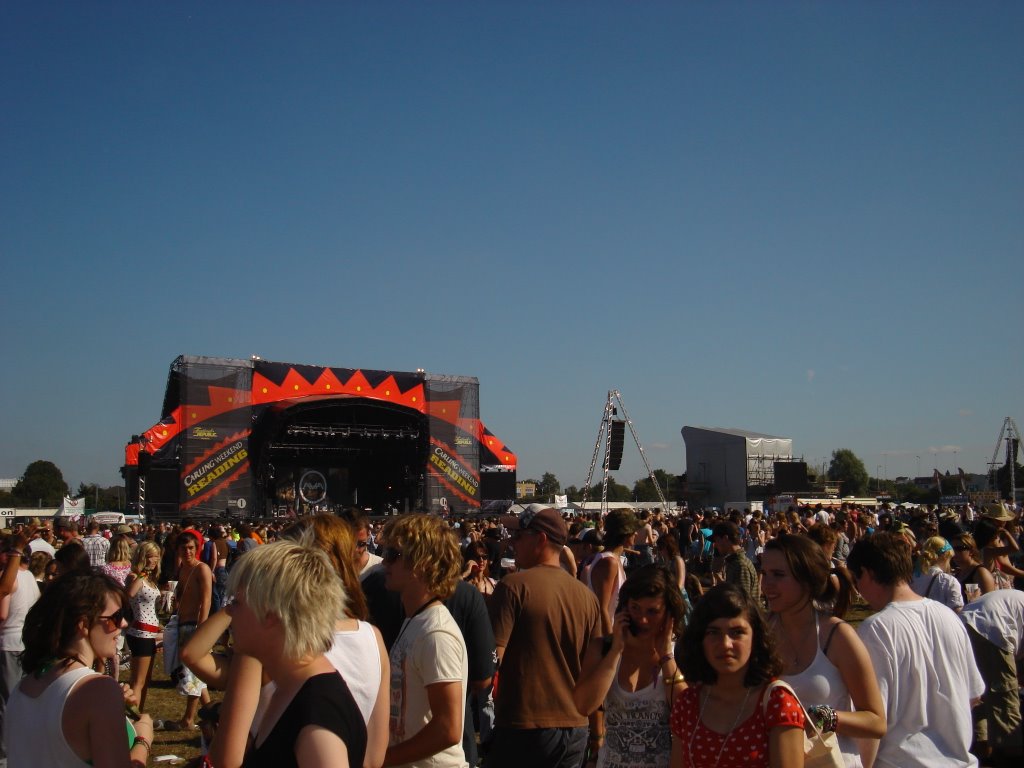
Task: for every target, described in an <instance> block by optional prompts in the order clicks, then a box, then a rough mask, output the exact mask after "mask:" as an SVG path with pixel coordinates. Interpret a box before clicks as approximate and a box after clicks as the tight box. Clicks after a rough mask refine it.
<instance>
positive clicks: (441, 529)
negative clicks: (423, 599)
mask: <svg viewBox="0 0 1024 768" xmlns="http://www.w3.org/2000/svg"><path fill="white" fill-rule="evenodd" d="M382 535H383V537H384V541H385V543H386V544H387V546H388V547H389V548H393V549H397V550H398V551H400V552H401V553H402V559H403V560H404V561H405V563H406V565H407V566H408V567H409V568H410V569H411V570H412V572H413V574H415V575H416V577H417V578H419V579H422V580H423V582H424V584H425V585H426V587H427V589H428V590H430V593H431V594H432V595H437V596H438V597H440V598H441V599H442V600H446V599H448V598H449V597H451V596H452V594H454V592H455V583H456V582H457V581H458V580H459V579H460V578H461V577H462V555H461V553H460V551H459V542H458V540H457V539H456V538H455V534H454V533H453V532H452V530H451V529H450V528H448V526H447V525H446V524H445V523H444V522H443V521H442V520H441V519H440V518H439V517H434V516H433V515H422V514H421V515H402V516H401V517H398V518H396V519H394V520H391V521H389V522H388V523H387V524H386V525H385V526H384V531H383V532H382Z"/></svg>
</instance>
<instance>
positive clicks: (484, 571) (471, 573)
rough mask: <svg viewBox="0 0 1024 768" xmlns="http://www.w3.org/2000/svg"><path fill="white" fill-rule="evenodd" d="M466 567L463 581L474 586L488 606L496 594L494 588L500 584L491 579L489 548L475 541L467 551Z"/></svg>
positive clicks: (463, 570)
mask: <svg viewBox="0 0 1024 768" xmlns="http://www.w3.org/2000/svg"><path fill="white" fill-rule="evenodd" d="M463 557H464V559H465V566H464V567H463V569H462V579H463V581H467V582H469V583H470V584H472V585H473V587H475V588H476V589H477V591H479V592H480V594H481V595H483V598H484V603H485V604H486V603H487V602H488V601H489V600H490V599H491V596H492V595H493V594H494V587H495V585H496V584H497V583H498V582H497V581H496V580H495V579H492V578H491V575H490V571H491V568H490V566H491V562H490V557H489V555H488V552H487V547H486V546H485V545H484V543H483V542H481V541H474V542H472V543H471V544H469V545H468V546H467V547H466V549H465V554H464V556H463Z"/></svg>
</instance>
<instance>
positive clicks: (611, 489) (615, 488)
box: [588, 477, 633, 501]
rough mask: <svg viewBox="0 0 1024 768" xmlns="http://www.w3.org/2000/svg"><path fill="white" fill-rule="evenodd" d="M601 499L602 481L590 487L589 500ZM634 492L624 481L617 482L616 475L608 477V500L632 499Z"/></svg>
mask: <svg viewBox="0 0 1024 768" xmlns="http://www.w3.org/2000/svg"><path fill="white" fill-rule="evenodd" d="M600 500H601V483H595V484H594V486H593V487H592V488H591V489H590V498H589V499H588V501H600ZM632 500H633V492H632V491H631V490H629V488H628V487H627V486H625V485H623V484H622V483H617V482H615V478H614V477H609V478H608V501H632Z"/></svg>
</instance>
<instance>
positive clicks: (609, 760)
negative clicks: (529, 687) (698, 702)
mask: <svg viewBox="0 0 1024 768" xmlns="http://www.w3.org/2000/svg"><path fill="white" fill-rule="evenodd" d="M663 538H664V537H663ZM684 615H685V606H684V605H683V600H682V595H681V591H680V589H679V585H678V584H677V582H676V580H675V577H674V576H672V574H671V573H669V571H668V570H667V569H665V568H664V567H661V566H658V565H647V566H644V567H642V568H639V569H637V570H636V571H634V572H633V573H632V574H630V576H629V578H627V579H626V583H625V584H623V585H622V589H621V590H619V605H618V610H617V611H616V613H615V620H614V622H613V624H612V635H611V637H610V638H609V640H608V642H606V643H591V644H590V646H589V647H588V648H587V654H586V656H585V658H584V660H583V669H582V671H581V673H580V677H579V679H578V680H577V681H576V687H575V690H574V692H573V700H574V701H575V702H576V708H577V709H578V710H579V712H580V714H583V715H587V716H589V715H591V714H592V713H593V712H595V711H596V710H597V709H598V707H601V706H603V707H604V728H605V730H604V733H599V734H597V735H593V734H592V735H591V743H590V746H591V752H590V758H591V759H592V760H596V762H597V766H598V768H605V766H619V767H620V768H668V765H669V757H670V755H671V752H672V739H671V736H670V734H669V730H668V718H669V713H670V712H671V711H672V702H673V700H674V698H675V697H676V696H677V695H679V693H681V692H682V690H683V689H684V688H685V687H686V683H685V681H684V680H683V676H682V674H680V672H679V669H678V667H677V666H676V660H675V656H674V653H673V649H674V639H675V637H676V636H677V635H681V634H682V631H683V617H684Z"/></svg>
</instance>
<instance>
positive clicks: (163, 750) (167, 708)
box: [121, 652, 221, 765]
mask: <svg viewBox="0 0 1024 768" xmlns="http://www.w3.org/2000/svg"><path fill="white" fill-rule="evenodd" d="M127 678H128V673H127V672H122V673H121V680H122V682H124V681H126V680H127ZM211 696H212V698H213V700H214V701H218V700H220V698H221V694H220V693H219V692H218V691H211ZM146 711H147V712H148V713H149V714H150V715H151V716H152V717H153V720H154V721H156V720H168V721H174V720H180V719H181V716H182V714H184V712H185V697H184V696H180V695H178V692H177V691H176V690H175V688H174V685H173V684H172V683H171V681H170V680H169V679H168V678H167V676H166V675H165V674H164V673H163V655H162V654H161V653H159V652H158V653H157V658H156V669H155V670H154V672H153V681H152V682H151V683H150V686H149V693H147V694H146ZM200 747H201V741H200V734H199V731H191V732H186V731H157V732H156V733H155V734H154V738H153V754H152V757H153V758H155V757H158V756H160V755H175V756H177V757H178V758H180V761H168V762H161V763H154V762H153V761H152V759H151V760H150V764H151V765H184V764H185V763H186V762H187V761H189V760H193V759H195V758H196V757H198V756H199V755H200V754H201V750H200Z"/></svg>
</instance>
